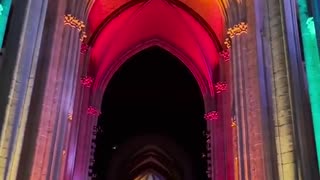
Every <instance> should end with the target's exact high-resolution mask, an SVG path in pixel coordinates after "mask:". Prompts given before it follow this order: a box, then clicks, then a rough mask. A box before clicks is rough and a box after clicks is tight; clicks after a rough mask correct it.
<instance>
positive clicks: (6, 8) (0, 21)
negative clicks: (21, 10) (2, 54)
mask: <svg viewBox="0 0 320 180" xmlns="http://www.w3.org/2000/svg"><path fill="white" fill-rule="evenodd" d="M10 7H11V0H2V1H0V48H1V47H2V44H3V39H4V34H5V32H6V27H7V21H8V17H9V12H10Z"/></svg>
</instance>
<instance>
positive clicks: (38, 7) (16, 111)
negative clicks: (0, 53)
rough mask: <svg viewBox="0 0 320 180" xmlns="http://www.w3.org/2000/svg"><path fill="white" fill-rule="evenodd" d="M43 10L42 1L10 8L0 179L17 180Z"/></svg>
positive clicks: (0, 105) (0, 112) (0, 102)
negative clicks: (10, 20) (10, 19)
mask: <svg viewBox="0 0 320 180" xmlns="http://www.w3.org/2000/svg"><path fill="white" fill-rule="evenodd" d="M46 11H47V1H42V0H26V1H23V2H19V3H17V4H16V6H15V9H14V10H13V17H12V24H11V28H10V30H9V34H8V42H7V49H6V54H5V56H4V59H3V61H4V62H3V64H2V70H1V77H3V78H2V80H1V82H0V94H1V97H0V98H1V99H0V124H1V140H0V179H17V173H18V165H19V161H20V155H21V150H22V149H21V148H22V145H23V140H24V136H25V130H26V123H27V119H28V113H29V107H30V105H31V95H32V92H33V90H34V83H35V73H36V69H37V64H38V63H39V61H38V60H39V59H38V55H39V49H40V43H41V38H42V32H43V25H44V18H45V16H46ZM26 168H28V167H26Z"/></svg>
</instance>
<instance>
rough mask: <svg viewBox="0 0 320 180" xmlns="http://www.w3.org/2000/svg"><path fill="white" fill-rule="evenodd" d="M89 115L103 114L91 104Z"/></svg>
mask: <svg viewBox="0 0 320 180" xmlns="http://www.w3.org/2000/svg"><path fill="white" fill-rule="evenodd" d="M87 112H88V115H91V116H99V115H100V114H101V112H100V111H99V110H97V109H96V108H94V107H92V106H89V107H88V110H87Z"/></svg>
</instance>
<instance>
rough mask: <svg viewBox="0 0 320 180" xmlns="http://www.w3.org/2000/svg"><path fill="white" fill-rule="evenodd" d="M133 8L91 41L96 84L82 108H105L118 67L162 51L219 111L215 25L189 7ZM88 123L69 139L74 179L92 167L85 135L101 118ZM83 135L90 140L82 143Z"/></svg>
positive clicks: (159, 1)
mask: <svg viewBox="0 0 320 180" xmlns="http://www.w3.org/2000/svg"><path fill="white" fill-rule="evenodd" d="M130 2H131V1H130ZM139 2H140V1H139ZM131 3H132V2H131ZM131 3H128V4H126V5H123V6H122V7H126V8H125V9H123V10H121V11H120V10H115V12H120V14H116V15H114V16H113V17H112V18H110V17H109V19H107V20H106V21H105V22H104V24H101V26H99V27H101V29H99V30H97V33H95V35H93V36H91V37H92V38H91V39H92V40H91V41H90V42H89V43H90V44H89V45H90V50H89V53H90V54H89V55H88V57H90V58H89V68H88V75H89V76H92V77H94V79H95V80H94V84H93V86H92V88H91V90H90V92H88V94H84V95H83V97H84V98H83V99H84V100H81V103H83V102H87V103H88V104H83V106H84V107H83V108H87V107H88V106H91V107H95V108H97V109H100V107H101V104H102V103H101V102H102V97H103V94H104V92H105V89H106V87H107V86H108V84H109V81H110V79H111V77H112V76H113V75H114V73H115V72H116V71H117V70H118V69H119V67H121V65H122V64H124V63H125V62H126V61H127V60H128V59H129V58H130V57H132V56H133V55H135V54H137V53H138V52H140V51H143V50H145V49H147V48H149V47H152V46H158V47H161V48H162V49H165V50H166V51H168V52H169V53H171V54H172V55H174V56H176V57H177V58H178V59H179V60H180V61H181V62H182V63H183V64H185V66H186V67H187V68H188V69H189V70H190V72H192V75H193V76H194V78H195V79H196V81H197V83H198V85H199V87H200V90H201V95H202V97H203V100H204V108H205V112H210V111H212V110H215V109H216V100H215V90H214V83H215V82H214V81H215V78H217V77H218V76H217V72H218V71H217V69H218V65H219V60H220V55H219V52H220V51H221V50H222V48H221V45H220V42H219V39H221V37H220V36H219V38H217V37H218V36H216V35H215V33H214V32H213V30H212V29H211V26H208V25H206V24H205V23H204V22H205V21H204V20H203V19H201V17H200V18H199V16H197V15H195V14H194V13H192V12H194V11H193V10H192V9H191V8H189V9H187V7H188V6H186V5H185V4H183V3H181V2H180V1H179V2H178V3H177V2H176V1H169V0H150V1H141V2H140V3H136V4H134V5H132V4H131ZM107 18H108V17H107ZM90 20H92V19H91V18H90V17H89V24H90ZM216 28H217V29H221V28H222V27H218V26H217V27H216ZM220 35H221V33H220ZM89 36H90V35H89ZM80 111H82V110H79V112H80ZM82 112H83V111H82ZM80 116H81V115H80ZM81 118H83V117H81ZM84 119H88V120H82V121H85V122H86V123H87V121H90V123H89V122H88V124H86V123H81V124H80V125H79V126H80V129H79V130H78V129H75V130H74V133H75V134H72V135H71V137H73V139H71V140H70V146H72V147H70V148H69V152H68V154H69V155H68V160H67V161H68V163H69V162H70V164H69V165H67V168H69V167H70V172H71V173H70V172H67V173H69V176H73V177H74V178H78V177H82V176H83V175H84V174H87V173H86V172H84V171H83V170H84V168H86V167H87V166H88V165H89V162H87V161H89V158H87V157H83V155H84V154H89V153H90V150H89V147H88V149H85V148H83V147H86V146H88V144H90V142H91V139H90V137H85V134H90V133H92V130H90V128H88V126H89V127H90V126H91V125H92V126H93V125H94V124H96V123H97V117H90V116H89V117H87V118H84ZM78 132H81V137H85V138H86V140H83V141H78V138H77V136H78V135H79V134H77V133H78ZM73 146H76V147H73ZM210 153H211V152H210ZM86 159H87V160H86ZM73 166H74V168H73ZM67 171H68V170H67ZM72 171H74V172H72ZM72 173H73V175H72Z"/></svg>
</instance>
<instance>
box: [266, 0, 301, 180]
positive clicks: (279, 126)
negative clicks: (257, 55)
mask: <svg viewBox="0 0 320 180" xmlns="http://www.w3.org/2000/svg"><path fill="white" fill-rule="evenodd" d="M268 11H269V16H268V17H269V28H270V29H269V31H270V32H269V33H270V37H269V38H270V39H269V40H270V46H271V54H272V64H273V66H272V79H273V82H272V83H273V107H274V128H275V141H276V149H277V161H278V173H279V179H280V180H294V179H297V173H296V163H295V152H294V146H293V144H294V140H293V127H292V114H291V112H292V105H291V98H290V91H289V88H290V86H289V77H288V70H287V69H288V65H287V61H288V60H287V57H286V54H285V52H286V51H285V44H284V29H283V21H282V17H283V15H282V12H281V3H280V2H279V0H270V1H268Z"/></svg>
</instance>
